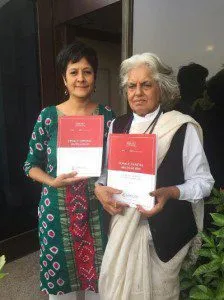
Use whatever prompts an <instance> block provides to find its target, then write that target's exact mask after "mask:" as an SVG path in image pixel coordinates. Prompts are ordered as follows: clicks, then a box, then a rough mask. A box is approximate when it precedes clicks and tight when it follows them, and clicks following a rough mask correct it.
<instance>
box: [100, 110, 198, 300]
mask: <svg viewBox="0 0 224 300" xmlns="http://www.w3.org/2000/svg"><path fill="white" fill-rule="evenodd" d="M184 123H192V124H193V125H194V126H195V128H196V129H197V131H198V135H199V137H200V139H201V141H202V130H201V127H200V126H199V124H198V123H197V122H196V121H195V120H194V119H192V118H191V117H190V116H188V115H184V114H182V113H179V112H177V111H171V112H168V113H165V114H163V115H161V117H160V118H159V120H158V122H157V125H156V127H155V129H154V133H156V134H157V137H158V166H159V165H160V164H161V162H162V160H163V159H164V157H165V155H166V153H167V151H168V149H169V147H170V144H171V141H172V138H173V136H174V134H175V133H176V132H177V130H178V129H179V128H180V127H181V126H182V125H183V124H184ZM147 126H148V124H146V123H145V122H143V123H136V124H133V125H132V126H131V131H130V133H142V132H144V130H145V129H146V128H147ZM200 202H202V201H200ZM200 202H199V203H200ZM200 206H201V207H200V208H199V209H198V212H197V216H196V220H197V223H198V224H197V225H198V227H199V229H200V230H201V229H202V224H203V218H202V214H203V211H202V207H203V204H200ZM149 234H150V233H149V227H148V223H147V221H146V222H144V221H143V222H142V221H140V213H139V212H138V211H137V210H136V209H134V208H128V209H126V210H125V212H124V214H123V215H115V216H114V217H113V218H112V220H111V229H110V235H109V241H108V244H107V247H106V251H105V254H104V257H103V262H102V266H101V273H100V280H99V291H100V298H101V300H152V299H153V298H152V278H151V265H152V263H151V255H150V251H149ZM180 259H181V261H182V260H183V257H180ZM176 276H177V275H176ZM164 299H166V298H164ZM167 299H168V298H167Z"/></svg>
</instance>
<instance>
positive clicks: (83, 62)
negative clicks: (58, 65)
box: [67, 57, 92, 69]
mask: <svg viewBox="0 0 224 300" xmlns="http://www.w3.org/2000/svg"><path fill="white" fill-rule="evenodd" d="M79 68H81V69H84V68H92V67H91V65H90V64H89V63H88V61H87V59H86V58H85V57H83V58H81V59H80V60H79V61H77V62H75V63H74V62H72V61H70V62H69V63H68V65H67V69H79Z"/></svg>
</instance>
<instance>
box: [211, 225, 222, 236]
mask: <svg viewBox="0 0 224 300" xmlns="http://www.w3.org/2000/svg"><path fill="white" fill-rule="evenodd" d="M212 234H214V235H215V236H217V237H219V238H224V227H223V228H221V229H219V230H216V231H213V232H212Z"/></svg>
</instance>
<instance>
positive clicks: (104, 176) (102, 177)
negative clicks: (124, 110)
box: [95, 119, 115, 185]
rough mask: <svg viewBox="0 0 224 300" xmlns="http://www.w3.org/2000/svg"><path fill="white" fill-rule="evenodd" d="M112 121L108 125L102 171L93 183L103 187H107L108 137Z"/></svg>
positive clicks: (111, 130) (111, 129)
mask: <svg viewBox="0 0 224 300" xmlns="http://www.w3.org/2000/svg"><path fill="white" fill-rule="evenodd" d="M114 120H115V119H114ZM114 120H112V122H111V124H110V127H109V131H108V136H107V144H106V153H105V161H104V166H103V170H102V172H101V175H100V177H99V178H98V179H97V181H96V182H95V183H96V184H99V183H101V184H103V185H107V164H108V150H109V135H110V134H111V133H112V132H113V123H114Z"/></svg>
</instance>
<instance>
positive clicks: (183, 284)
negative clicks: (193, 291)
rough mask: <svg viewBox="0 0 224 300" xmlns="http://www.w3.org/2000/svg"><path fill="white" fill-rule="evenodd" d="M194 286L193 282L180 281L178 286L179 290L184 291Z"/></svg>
mask: <svg viewBox="0 0 224 300" xmlns="http://www.w3.org/2000/svg"><path fill="white" fill-rule="evenodd" d="M194 285H195V281H193V280H191V281H182V282H181V284H180V290H181V291H183V290H186V289H189V288H190V287H192V286H194Z"/></svg>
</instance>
